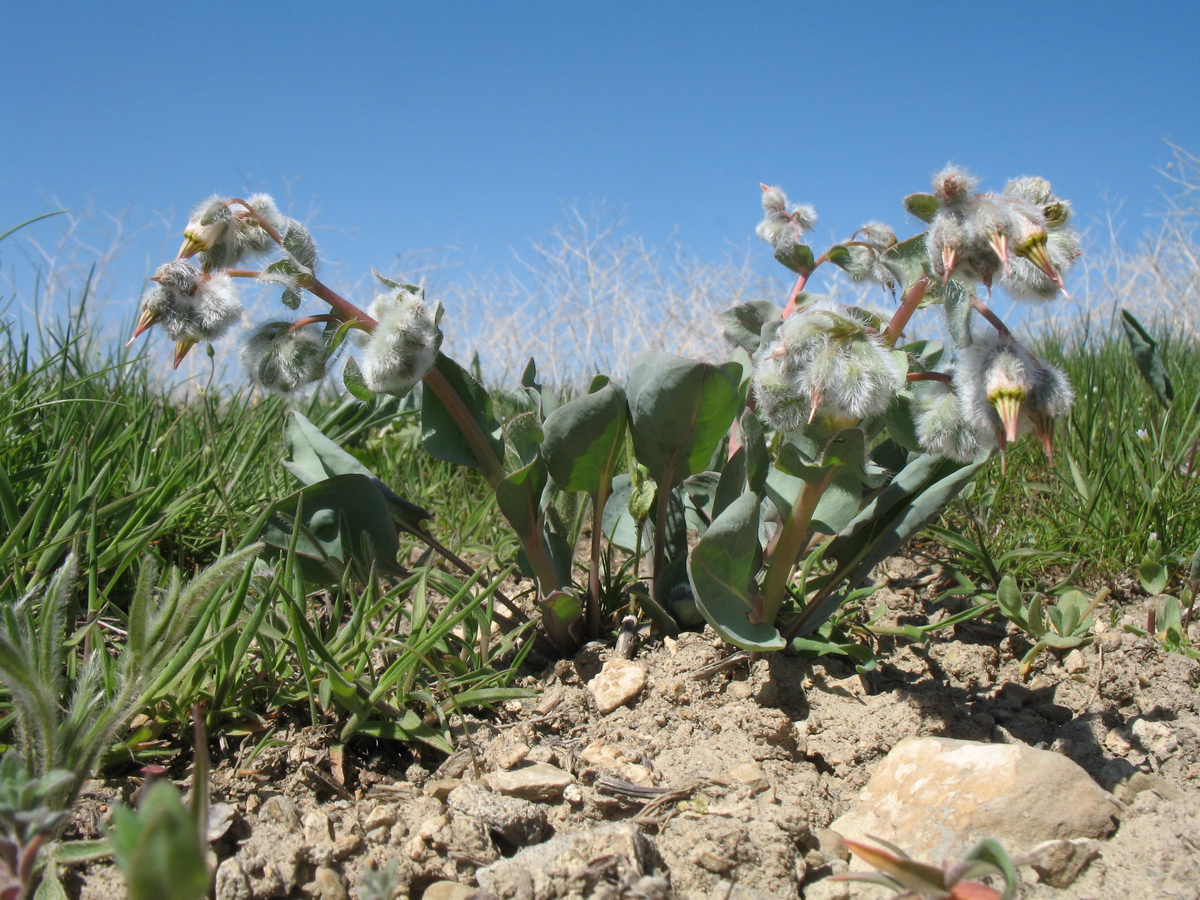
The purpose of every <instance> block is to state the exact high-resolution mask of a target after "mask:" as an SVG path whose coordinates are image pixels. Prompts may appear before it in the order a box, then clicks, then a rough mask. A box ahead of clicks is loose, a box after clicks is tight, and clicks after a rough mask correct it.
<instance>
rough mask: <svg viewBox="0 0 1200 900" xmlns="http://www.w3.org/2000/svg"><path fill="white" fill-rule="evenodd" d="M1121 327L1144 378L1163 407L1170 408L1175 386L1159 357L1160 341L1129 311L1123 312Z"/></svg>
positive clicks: (1124, 310)
mask: <svg viewBox="0 0 1200 900" xmlns="http://www.w3.org/2000/svg"><path fill="white" fill-rule="evenodd" d="M1121 327H1122V328H1124V329H1125V337H1126V339H1127V340H1128V341H1129V349H1130V350H1131V351H1133V361H1134V362H1135V363H1137V367H1138V371H1139V372H1141V373H1142V378H1144V379H1145V380H1146V384H1148V385H1149V386H1150V390H1152V391H1153V392H1154V396H1155V397H1157V398H1158V402H1159V403H1161V404H1162V405H1163V406H1170V405H1171V401H1172V400H1174V399H1175V386H1174V385H1172V384H1171V377H1170V376H1169V375H1168V374H1167V370H1166V367H1165V366H1164V365H1163V361H1162V357H1160V356H1159V355H1158V341H1156V340H1154V338H1152V337H1150V335H1149V333H1148V332H1147V331H1146V329H1145V328H1143V327H1142V323H1141V322H1139V321H1138V320H1137V319H1136V318H1135V317H1134V315H1133V313H1131V312H1129V310H1127V309H1123V310H1121Z"/></svg>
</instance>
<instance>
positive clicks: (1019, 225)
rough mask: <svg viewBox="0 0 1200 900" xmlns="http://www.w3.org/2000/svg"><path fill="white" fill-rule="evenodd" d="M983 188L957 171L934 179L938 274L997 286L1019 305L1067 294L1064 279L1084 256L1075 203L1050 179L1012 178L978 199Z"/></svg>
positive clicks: (931, 240) (931, 243) (930, 241)
mask: <svg viewBox="0 0 1200 900" xmlns="http://www.w3.org/2000/svg"><path fill="white" fill-rule="evenodd" d="M978 183H979V182H978V180H977V179H976V178H975V177H974V176H972V175H971V174H970V173H968V172H967V171H965V170H963V169H960V168H958V167H956V166H948V167H947V168H945V169H943V170H942V171H940V172H938V173H937V175H935V176H934V179H933V192H934V196H935V197H936V198H937V200H938V202H939V204H940V206H939V208H938V211H937V214H936V215H935V216H934V218H933V221H932V222H931V223H930V226H929V234H928V236H927V238H926V247H927V249H928V252H929V264H930V267H931V269H932V270H933V273H934V275H936V276H937V277H939V278H941V280H942V282H943V284H944V283H945V282H947V281H949V280H950V279H951V278H954V279H956V280H958V281H964V282H982V283H983V284H984V285H985V286H986V287H987V288H988V290H989V291H990V290H991V288H992V284H993V282H998V283H999V284H1000V285H1001V286H1002V287H1003V288H1004V289H1005V290H1006V291H1008V293H1009V294H1011V295H1012V296H1013V297H1015V298H1016V299H1018V300H1041V301H1044V300H1053V299H1054V298H1055V297H1057V296H1058V294H1059V293H1060V292H1063V293H1064V294H1065V290H1064V286H1063V275H1064V274H1066V273H1067V272H1068V271H1069V270H1070V269H1071V267H1072V266H1073V265H1074V264H1075V261H1076V260H1077V259H1078V258H1079V257H1080V256H1081V255H1082V250H1081V244H1080V240H1079V235H1078V234H1077V233H1076V231H1075V229H1074V228H1072V227H1071V226H1070V224H1069V220H1070V217H1071V207H1070V204H1069V203H1067V201H1065V200H1063V199H1061V198H1059V197H1056V196H1055V195H1054V192H1053V190H1052V188H1051V186H1050V182H1048V181H1046V179H1044V178H1038V177H1023V178H1014V179H1013V180H1011V181H1010V182H1008V184H1007V185H1006V186H1005V188H1004V191H1003V193H1000V194H989V193H976V192H975V189H976V187H978Z"/></svg>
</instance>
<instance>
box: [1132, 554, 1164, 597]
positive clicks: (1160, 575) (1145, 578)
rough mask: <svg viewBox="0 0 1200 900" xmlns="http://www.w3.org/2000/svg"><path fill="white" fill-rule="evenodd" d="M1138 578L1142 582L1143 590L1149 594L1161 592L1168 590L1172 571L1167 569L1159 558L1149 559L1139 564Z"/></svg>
mask: <svg viewBox="0 0 1200 900" xmlns="http://www.w3.org/2000/svg"><path fill="white" fill-rule="evenodd" d="M1138 580H1139V581H1140V582H1141V583H1142V590H1144V591H1145V592H1146V593H1147V594H1161V593H1162V592H1163V591H1164V590H1166V587H1167V581H1168V580H1170V573H1169V572H1168V571H1167V567H1166V566H1164V565H1163V564H1162V563H1161V562H1159V561H1158V560H1154V559H1147V560H1143V561H1142V564H1141V565H1140V566H1138Z"/></svg>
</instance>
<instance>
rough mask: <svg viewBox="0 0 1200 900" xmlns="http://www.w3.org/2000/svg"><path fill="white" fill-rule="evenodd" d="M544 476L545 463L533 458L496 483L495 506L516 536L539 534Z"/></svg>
mask: <svg viewBox="0 0 1200 900" xmlns="http://www.w3.org/2000/svg"><path fill="white" fill-rule="evenodd" d="M548 477H549V474H548V473H547V471H546V463H545V461H544V460H542V459H535V460H533V462H531V463H529V465H527V466H525V467H523V468H521V469H518V470H517V471H516V472H513V473H512V474H510V475H506V476H505V477H504V479H503V480H502V481H500V482H498V483H497V484H496V486H495V489H496V504H497V505H498V506H499V507H500V512H502V513H503V514H504V517H505V518H506V519H508V521H509V523H510V524H511V525H512V526H513V528H514V529H516V531H517V533H518V534H521V535H525V536H527V537H530V538H532V539H537V535H538V534H539V533H540V532H541V529H542V512H541V500H542V491H543V490H544V489H545V487H546V481H547V478H548Z"/></svg>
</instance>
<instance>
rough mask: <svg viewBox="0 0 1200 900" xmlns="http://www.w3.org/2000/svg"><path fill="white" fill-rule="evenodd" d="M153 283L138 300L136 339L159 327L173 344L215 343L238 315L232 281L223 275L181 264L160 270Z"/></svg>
mask: <svg viewBox="0 0 1200 900" xmlns="http://www.w3.org/2000/svg"><path fill="white" fill-rule="evenodd" d="M152 280H153V281H155V282H157V283H156V284H155V285H154V286H153V287H151V288H150V289H149V290H147V291H146V293H145V295H144V296H143V297H142V307H141V313H140V315H139V319H138V328H137V331H136V332H135V333H134V336H135V337H136V336H137V335H138V334H140V333H141V332H142V331H145V330H146V329H147V328H149V327H150V326H151V325H156V324H161V325H162V326H163V329H164V330H165V331H166V332H167V334H168V335H169V336H170V338H171V339H172V340H174V341H190V342H192V343H195V342H197V341H215V340H217V339H218V338H219V337H221V335H223V334H224V333H225V332H226V331H228V330H229V328H230V326H232V325H233V324H234V323H235V322H236V321H238V319H240V318H241V315H242V303H241V300H239V299H238V295H237V290H236V288H235V287H234V285H233V279H232V278H230V277H229V276H228V275H226V274H225V273H223V272H201V271H200V270H198V269H197V268H196V267H195V266H193V265H192V264H191V263H189V262H187V261H185V260H176V261H174V262H169V263H167V264H165V265H163V266H160V267H159V269H158V271H157V272H155V274H154V276H153V279H152Z"/></svg>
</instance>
